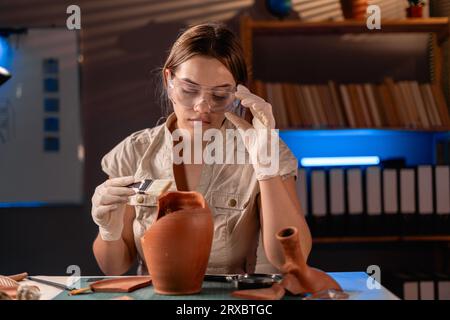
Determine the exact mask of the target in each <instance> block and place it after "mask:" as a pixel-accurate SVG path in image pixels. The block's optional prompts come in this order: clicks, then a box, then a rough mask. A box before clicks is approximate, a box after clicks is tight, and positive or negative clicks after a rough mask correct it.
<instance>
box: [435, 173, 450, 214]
mask: <svg viewBox="0 0 450 320" xmlns="http://www.w3.org/2000/svg"><path fill="white" fill-rule="evenodd" d="M435 186H436V187H435V189H436V213H437V214H439V215H442V214H450V168H449V166H436V168H435Z"/></svg>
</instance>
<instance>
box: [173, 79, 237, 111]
mask: <svg viewBox="0 0 450 320" xmlns="http://www.w3.org/2000/svg"><path fill="white" fill-rule="evenodd" d="M235 92H236V87H235V86H233V87H229V88H228V87H227V88H218V87H210V86H202V85H198V84H193V83H190V82H188V81H185V80H183V79H179V78H177V77H176V76H175V75H174V76H173V78H172V79H169V81H168V94H169V97H171V98H172V99H175V100H176V101H178V102H179V104H181V105H182V106H183V107H185V108H186V109H194V107H195V106H197V105H199V104H200V103H202V102H203V101H205V102H206V103H207V104H208V106H209V110H210V111H211V112H226V111H230V110H231V109H233V107H236V105H237V104H238V103H239V100H237V99H236V97H235Z"/></svg>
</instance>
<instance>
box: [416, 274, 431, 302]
mask: <svg viewBox="0 0 450 320" xmlns="http://www.w3.org/2000/svg"><path fill="white" fill-rule="evenodd" d="M416 278H417V279H418V281H419V299H420V300H434V299H435V295H434V283H435V281H434V279H433V277H432V276H431V275H430V274H425V273H417V274H416Z"/></svg>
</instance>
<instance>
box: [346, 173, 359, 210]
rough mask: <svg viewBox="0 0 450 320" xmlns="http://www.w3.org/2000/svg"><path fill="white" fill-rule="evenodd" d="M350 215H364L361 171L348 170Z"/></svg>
mask: <svg viewBox="0 0 450 320" xmlns="http://www.w3.org/2000/svg"><path fill="white" fill-rule="evenodd" d="M347 199H348V213H349V214H351V215H355V214H362V213H363V197H362V181H361V169H359V168H358V169H349V170H347Z"/></svg>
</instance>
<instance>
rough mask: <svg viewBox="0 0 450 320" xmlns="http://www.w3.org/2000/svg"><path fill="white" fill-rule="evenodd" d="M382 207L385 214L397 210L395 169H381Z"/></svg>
mask: <svg viewBox="0 0 450 320" xmlns="http://www.w3.org/2000/svg"><path fill="white" fill-rule="evenodd" d="M383 209H384V213H385V214H396V213H397V212H398V198H397V170H396V169H384V170H383Z"/></svg>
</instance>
